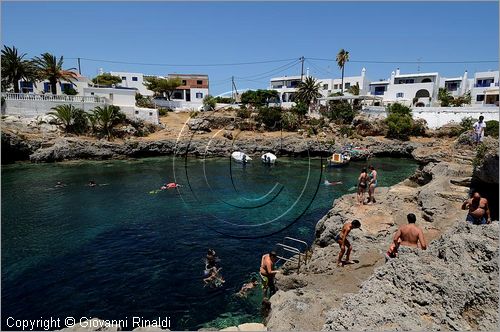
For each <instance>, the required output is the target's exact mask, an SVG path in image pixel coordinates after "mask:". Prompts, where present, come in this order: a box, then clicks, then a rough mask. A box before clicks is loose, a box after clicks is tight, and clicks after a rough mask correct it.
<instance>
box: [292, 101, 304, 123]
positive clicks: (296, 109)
mask: <svg viewBox="0 0 500 332" xmlns="http://www.w3.org/2000/svg"><path fill="white" fill-rule="evenodd" d="M308 111H309V107H307V105H306V104H304V103H303V102H301V101H299V102H297V103H296V104H295V105H294V106H293V107H292V108H291V109H290V112H292V113H294V114H296V115H297V117H298V118H299V119H300V120H302V118H304V116H305V115H306V114H307V112H308Z"/></svg>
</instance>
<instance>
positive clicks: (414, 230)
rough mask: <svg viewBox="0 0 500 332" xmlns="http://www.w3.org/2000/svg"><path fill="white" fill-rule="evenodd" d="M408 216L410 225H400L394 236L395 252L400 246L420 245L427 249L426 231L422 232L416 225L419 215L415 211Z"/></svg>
mask: <svg viewBox="0 0 500 332" xmlns="http://www.w3.org/2000/svg"><path fill="white" fill-rule="evenodd" d="M406 218H407V219H408V225H403V226H401V227H399V229H398V231H397V232H396V234H394V237H393V238H392V241H393V242H394V250H395V252H394V254H396V253H397V248H398V247H399V246H407V247H418V246H419V245H420V248H421V249H423V250H426V249H427V242H426V241H425V237H424V232H422V230H421V229H420V228H419V227H417V225H415V222H416V221H417V217H416V216H415V215H414V214H413V213H409V214H408V215H407V216H406Z"/></svg>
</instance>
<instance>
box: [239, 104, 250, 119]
mask: <svg viewBox="0 0 500 332" xmlns="http://www.w3.org/2000/svg"><path fill="white" fill-rule="evenodd" d="M251 114H252V111H251V110H250V109H248V108H246V107H241V108H239V109H237V110H236V116H237V117H239V118H242V119H248V118H249V117H250V115H251Z"/></svg>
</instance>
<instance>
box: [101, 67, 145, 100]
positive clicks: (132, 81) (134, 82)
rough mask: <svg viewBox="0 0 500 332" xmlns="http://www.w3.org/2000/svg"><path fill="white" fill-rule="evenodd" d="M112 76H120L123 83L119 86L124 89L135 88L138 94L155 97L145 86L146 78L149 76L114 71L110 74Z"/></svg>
mask: <svg viewBox="0 0 500 332" xmlns="http://www.w3.org/2000/svg"><path fill="white" fill-rule="evenodd" d="M110 74H111V75H113V76H118V77H120V78H121V79H122V82H121V83H119V86H122V87H124V88H135V89H137V92H139V93H140V94H141V95H143V96H152V95H153V91H151V90H148V89H146V86H145V85H144V78H145V77H148V75H144V74H141V73H128V72H122V71H112V72H110ZM150 76H151V75H150Z"/></svg>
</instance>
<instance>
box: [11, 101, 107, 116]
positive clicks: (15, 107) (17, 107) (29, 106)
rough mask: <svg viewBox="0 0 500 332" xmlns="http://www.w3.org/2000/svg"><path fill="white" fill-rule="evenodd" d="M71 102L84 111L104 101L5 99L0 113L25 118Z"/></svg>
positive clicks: (101, 104) (45, 112)
mask: <svg viewBox="0 0 500 332" xmlns="http://www.w3.org/2000/svg"><path fill="white" fill-rule="evenodd" d="M67 104H71V105H73V106H75V107H78V108H81V109H83V110H84V111H90V110H92V109H93V108H95V107H97V106H104V105H105V104H104V103H93V102H85V103H83V102H71V101H63V100H61V101H53V100H50V101H49V100H9V99H7V100H5V107H4V108H3V109H2V114H5V115H21V116H24V117H27V118H31V117H35V116H38V115H43V114H47V113H49V112H53V111H54V110H53V109H52V108H53V107H56V106H58V105H67Z"/></svg>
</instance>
